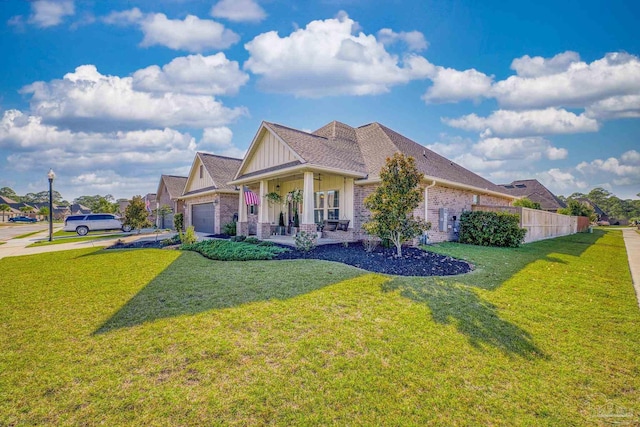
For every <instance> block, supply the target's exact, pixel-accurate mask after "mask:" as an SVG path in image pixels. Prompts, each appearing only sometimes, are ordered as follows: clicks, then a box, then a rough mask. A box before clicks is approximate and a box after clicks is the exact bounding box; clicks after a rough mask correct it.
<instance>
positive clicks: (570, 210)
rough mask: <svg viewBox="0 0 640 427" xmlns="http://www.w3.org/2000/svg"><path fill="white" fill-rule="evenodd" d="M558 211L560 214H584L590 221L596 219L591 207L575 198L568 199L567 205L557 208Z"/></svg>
mask: <svg viewBox="0 0 640 427" xmlns="http://www.w3.org/2000/svg"><path fill="white" fill-rule="evenodd" d="M558 213H559V214H562V215H573V216H586V217H588V218H589V219H590V220H591V221H595V220H596V213H595V212H594V211H593V208H592V207H591V206H589V205H586V204H584V203H580V202H579V201H577V200H569V201H568V202H567V207H566V208H562V209H558Z"/></svg>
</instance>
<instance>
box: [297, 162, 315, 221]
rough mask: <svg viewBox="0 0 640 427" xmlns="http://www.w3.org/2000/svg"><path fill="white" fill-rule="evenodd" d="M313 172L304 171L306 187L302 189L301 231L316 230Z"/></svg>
mask: <svg viewBox="0 0 640 427" xmlns="http://www.w3.org/2000/svg"><path fill="white" fill-rule="evenodd" d="M313 198H314V194H313V172H305V173H304V187H303V190H302V221H301V223H300V231H306V232H309V233H311V232H315V231H316V223H315V222H314V221H313Z"/></svg>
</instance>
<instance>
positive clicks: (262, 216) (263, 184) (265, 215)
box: [258, 179, 269, 224]
mask: <svg viewBox="0 0 640 427" xmlns="http://www.w3.org/2000/svg"><path fill="white" fill-rule="evenodd" d="M268 189H269V186H268V184H267V181H266V180H264V179H263V180H262V181H260V194H258V196H259V197H260V207H258V222H259V223H262V224H268V223H269V203H268V202H267V198H266V197H265V196H266V195H267V193H268Z"/></svg>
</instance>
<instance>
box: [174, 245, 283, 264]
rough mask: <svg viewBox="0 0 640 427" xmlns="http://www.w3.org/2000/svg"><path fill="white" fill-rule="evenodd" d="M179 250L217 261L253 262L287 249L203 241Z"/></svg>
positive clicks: (184, 246) (183, 246)
mask: <svg viewBox="0 0 640 427" xmlns="http://www.w3.org/2000/svg"><path fill="white" fill-rule="evenodd" d="M180 249H184V250H187V251H195V252H198V253H200V254H202V255H204V256H205V257H207V258H209V259H215V260H218V261H253V260H265V259H273V257H274V256H276V255H277V254H279V253H282V252H287V251H288V249H285V248H281V247H279V246H261V245H255V244H251V243H245V242H232V241H229V240H203V241H201V242H198V243H193V244H190V245H182V246H181V247H180Z"/></svg>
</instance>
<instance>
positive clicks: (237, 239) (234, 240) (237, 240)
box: [229, 236, 247, 242]
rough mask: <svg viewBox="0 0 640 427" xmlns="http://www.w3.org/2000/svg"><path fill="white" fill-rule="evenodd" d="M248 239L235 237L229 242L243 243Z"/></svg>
mask: <svg viewBox="0 0 640 427" xmlns="http://www.w3.org/2000/svg"><path fill="white" fill-rule="evenodd" d="M246 238H247V236H233V237H231V238H230V239H229V240H231V241H232V242H242V241H244V240H245V239H246Z"/></svg>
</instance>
